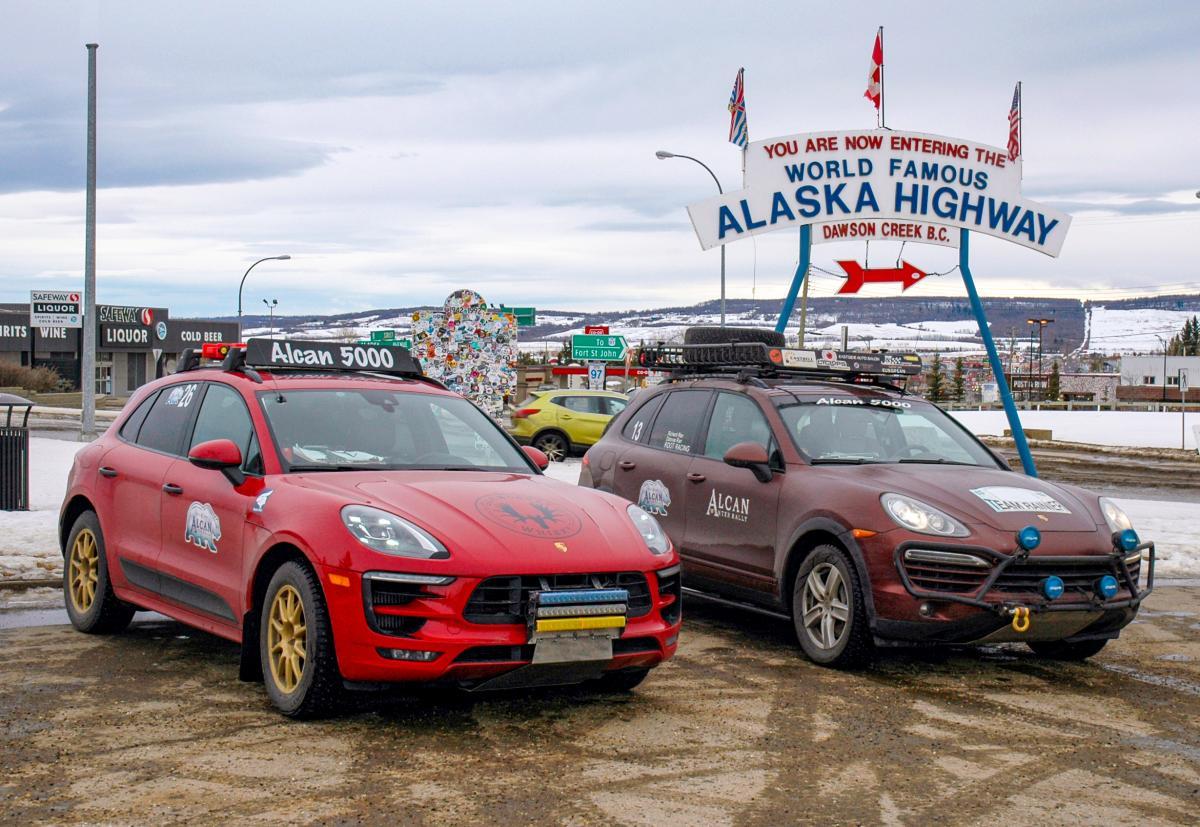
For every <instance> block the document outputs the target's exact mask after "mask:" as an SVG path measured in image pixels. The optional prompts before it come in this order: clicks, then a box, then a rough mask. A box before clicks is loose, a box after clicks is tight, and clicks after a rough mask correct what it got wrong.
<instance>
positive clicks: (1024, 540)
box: [1017, 525, 1042, 551]
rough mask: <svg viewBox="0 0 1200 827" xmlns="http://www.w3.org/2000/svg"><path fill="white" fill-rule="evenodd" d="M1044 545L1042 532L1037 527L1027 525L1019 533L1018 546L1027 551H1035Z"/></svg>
mask: <svg viewBox="0 0 1200 827" xmlns="http://www.w3.org/2000/svg"><path fill="white" fill-rule="evenodd" d="M1041 543H1042V532H1040V531H1038V530H1037V526H1032V525H1027V526H1025V527H1024V528H1023V529H1021V530H1020V531H1018V532H1017V545H1019V546H1020V547H1021V548H1023V549H1025V550H1026V551H1033V550H1034V549H1035V548H1037V547H1038V546H1039V545H1041Z"/></svg>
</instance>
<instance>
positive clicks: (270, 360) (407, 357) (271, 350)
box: [175, 339, 443, 387]
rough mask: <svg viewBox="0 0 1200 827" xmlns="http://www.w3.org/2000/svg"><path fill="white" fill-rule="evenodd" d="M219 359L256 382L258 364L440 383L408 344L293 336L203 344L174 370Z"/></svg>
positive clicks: (223, 367)
mask: <svg viewBox="0 0 1200 827" xmlns="http://www.w3.org/2000/svg"><path fill="white" fill-rule="evenodd" d="M202 359H211V360H220V368H221V370H224V371H231V372H239V373H244V374H245V375H246V376H247V377H248V378H249V379H251V380H252V381H254V382H259V383H261V382H262V377H261V376H259V375H258V371H257V370H255V368H261V369H266V370H271V371H274V372H279V371H301V372H305V373H358V374H370V375H379V376H386V377H388V378H400V379H415V380H419V381H423V382H428V383H430V384H433V385H437V386H438V387H443V385H442V384H441V383H440V382H438V381H437V380H435V379H430V378H429V377H428V376H426V375H425V373H424V371H422V370H421V364H420V362H418V361H417V360H416V359H415V358H413V355H412V353H410V352H409V350H408V348H404V347H394V346H392V345H385V344H382V343H381V344H358V343H347V342H322V341H314V340H307V339H305V340H289V339H247V340H246V342H245V343H238V344H216V343H210V344H206V345H204V347H203V348H202V349H201V350H200V351H196V350H193V349H191V348H187V349H185V350H184V351H183V352H182V353H181V354H180V356H179V364H178V366H177V367H176V368H175V372H176V373H184V372H186V371H190V370H197V369H198V368H201V367H203V366H204V365H203V364H202V362H201V360H202Z"/></svg>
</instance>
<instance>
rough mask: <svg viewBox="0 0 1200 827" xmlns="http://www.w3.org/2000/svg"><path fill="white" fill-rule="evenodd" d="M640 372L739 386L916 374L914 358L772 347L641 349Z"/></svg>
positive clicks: (888, 379)
mask: <svg viewBox="0 0 1200 827" xmlns="http://www.w3.org/2000/svg"><path fill="white" fill-rule="evenodd" d="M638 361H639V363H640V364H641V366H642V367H646V368H650V369H652V370H661V371H666V372H668V373H671V374H673V375H674V376H677V377H684V376H688V377H691V378H699V377H701V376H722V377H728V376H734V377H735V378H736V379H737V381H739V382H743V383H746V382H750V381H751V380H752V379H763V378H795V379H815V380H819V381H823V382H846V383H849V384H869V385H891V384H892V382H893V381H894V380H903V379H907V377H909V376H915V375H917V374H919V373H920V372H921V357H920V356H918V355H917V354H915V353H860V352H855V351H838V350H802V349H798V348H781V347H772V346H770V345H767V344H763V343H761V342H729V343H727V344H704V345H664V344H658V345H651V346H648V347H643V348H642V352H641V355H640V357H639V360H638Z"/></svg>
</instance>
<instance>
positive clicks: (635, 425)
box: [621, 393, 667, 444]
mask: <svg viewBox="0 0 1200 827" xmlns="http://www.w3.org/2000/svg"><path fill="white" fill-rule="evenodd" d="M666 397H667V395H666V394H665V393H660V394H659V395H658V396H652V397H650V398H649V399H648V400H646V402H645V403H644V404H643V405H642V406H641V407H640V408H638V409H637V410H636V411H634V412H633V416H631V417H630V418H629V421H628V422H626V423H625V427H624V428H623V429H622V430H621V436H623V437H625V438H626V439H629V440H632V441H634V442H641V443H643V444H644V443H646V442H649V441H650V423H651V422H653V421H654V415H655V414H656V413H658V409H659V408H661V407H662V401H663V400H664V399H666Z"/></svg>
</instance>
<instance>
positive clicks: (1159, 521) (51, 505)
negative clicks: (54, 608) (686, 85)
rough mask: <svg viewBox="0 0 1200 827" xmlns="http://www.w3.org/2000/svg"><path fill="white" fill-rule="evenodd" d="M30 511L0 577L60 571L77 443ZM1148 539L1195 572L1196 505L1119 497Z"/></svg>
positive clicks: (1177, 567) (40, 446) (44, 480)
mask: <svg viewBox="0 0 1200 827" xmlns="http://www.w3.org/2000/svg"><path fill="white" fill-rule="evenodd" d="M30 442H31V451H32V462H31V467H30V477H31V480H30V481H31V484H32V487H33V492H32V493H33V507H34V510H33V511H29V512H25V513H20V512H17V513H8V512H0V580H40V579H45V578H49V577H61V576H62V556H61V554H60V552H59V550H58V539H57V519H58V507H59V505H60V504H61V503H62V497H63V493H64V491H65V488H66V480H67V471H68V470H69V469H70V466H71V460H72V458H73V457H74V455H75V452H76V451H77V450H79V448H80V445H79V444H78V443H73V442H63V441H61V440H54V439H39V438H36V437H35V438H34V439H32V440H30ZM579 467H580V466H579V460H578V459H571V460H567V461H566V462H556V463H551V465H550V469H549V471H547V475H548V476H550V477H552V478H553V479H556V480H561V481H562V482H567V483H570V484H572V485H574V484H575V483H577V482H578V481H579ZM1117 502H1118V503H1119V504H1120V505H1121V507H1122V508H1124V509H1125V510H1126V512H1127V513H1128V514H1129V516H1130V518H1131V519H1132V520H1133V524H1134V526H1136V527H1137V529H1138V533H1140V534H1141V535H1142V537H1143V538H1145V539H1147V540H1154V541H1155V543H1156V544H1157V548H1158V561H1159V562H1158V574H1159V575H1161V576H1164V577H1184V576H1186V577H1194V576H1196V575H1200V533H1198V532H1197V531H1196V530H1195V528H1194V526H1196V525H1200V504H1196V503H1174V502H1159V501H1155V500H1134V499H1119V500H1117Z"/></svg>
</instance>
